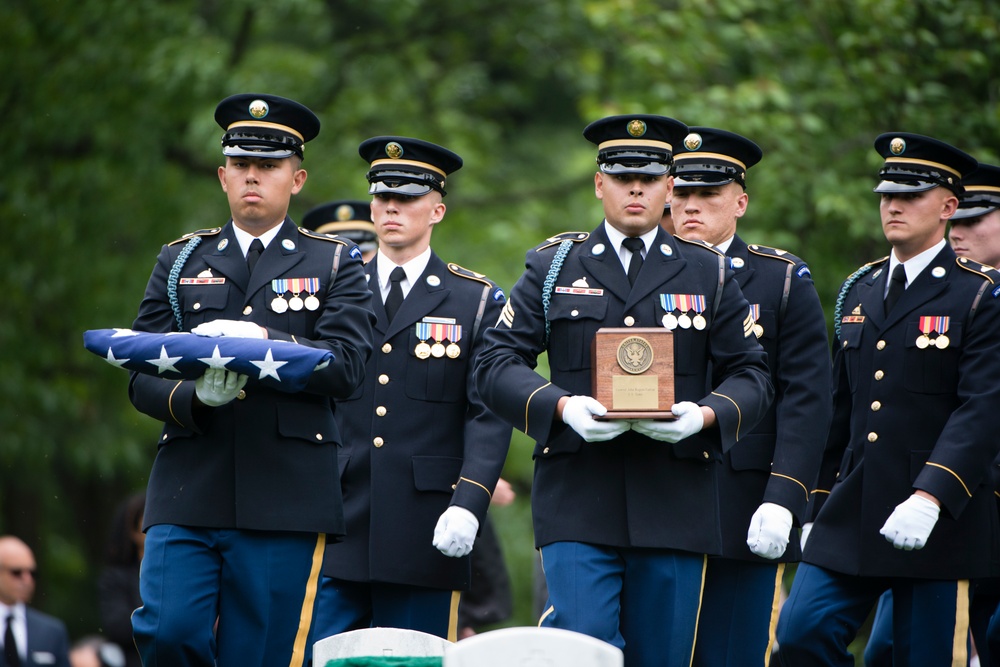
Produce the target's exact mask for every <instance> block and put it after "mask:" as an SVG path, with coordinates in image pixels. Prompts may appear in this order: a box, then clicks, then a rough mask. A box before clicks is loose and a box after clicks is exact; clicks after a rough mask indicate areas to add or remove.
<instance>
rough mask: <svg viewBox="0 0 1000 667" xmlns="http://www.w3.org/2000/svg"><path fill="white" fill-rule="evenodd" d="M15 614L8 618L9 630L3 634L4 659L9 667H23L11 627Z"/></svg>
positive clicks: (12, 613)
mask: <svg viewBox="0 0 1000 667" xmlns="http://www.w3.org/2000/svg"><path fill="white" fill-rule="evenodd" d="M13 620H14V612H11V613H10V614H9V615H8V616H7V629H6V630H5V631H4V633H3V659H4V662H6V663H7V667H21V656H20V655H18V653H17V642H15V641H14V628H13V627H11V625H12V622H13Z"/></svg>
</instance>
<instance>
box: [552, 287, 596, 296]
mask: <svg viewBox="0 0 1000 667" xmlns="http://www.w3.org/2000/svg"><path fill="white" fill-rule="evenodd" d="M556 294H580V295H583V296H603V295H604V290H603V289H600V288H598V287H558V286H557V287H556Z"/></svg>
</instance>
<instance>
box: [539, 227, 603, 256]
mask: <svg viewBox="0 0 1000 667" xmlns="http://www.w3.org/2000/svg"><path fill="white" fill-rule="evenodd" d="M589 238H590V232H563V233H562V234H556V235H555V236H550V237H549V238H547V239H545V242H544V243H542V244H541V245H540V246H538V247H537V248H535V252H538V251H539V250H545V249H546V248H551V247H552V246H554V245H559V244H560V243H562V242H563V241H573V242H574V243H582V242H583V241H586V240H587V239H589Z"/></svg>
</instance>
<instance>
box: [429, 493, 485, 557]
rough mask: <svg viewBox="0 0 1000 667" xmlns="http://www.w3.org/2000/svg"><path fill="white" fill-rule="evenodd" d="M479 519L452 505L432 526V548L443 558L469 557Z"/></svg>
mask: <svg viewBox="0 0 1000 667" xmlns="http://www.w3.org/2000/svg"><path fill="white" fill-rule="evenodd" d="M478 530H479V519H477V518H476V515H475V514H473V513H472V512H470V511H469V510H467V509H465V508H464V507H459V506H458V505H452V506H451V507H449V508H448V509H446V510H445V511H444V513H442V514H441V516H440V517H438V522H437V525H436V526H434V546H435V547H437V550H438V551H440V552H441V553H443V554H444V555H445V556H450V557H452V558H461V557H462V556H467V555H469V552H470V551H472V544H473V543H474V542H475V541H476V532H477V531H478Z"/></svg>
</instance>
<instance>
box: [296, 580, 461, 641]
mask: <svg viewBox="0 0 1000 667" xmlns="http://www.w3.org/2000/svg"><path fill="white" fill-rule="evenodd" d="M459 598H460V593H459V592H458V591H446V590H440V589H437V588H424V587H422V586H409V585H406V584H388V583H383V582H379V581H346V580H344V579H335V578H333V577H323V581H322V585H321V586H320V591H319V601H318V603H317V608H316V624H315V625H316V630H315V633H314V635H313V636H314V641H319V640H320V639H325V638H326V637H332V636H333V635H336V634H340V633H341V632H347V631H349V630H360V629H362V628H372V627H382V628H403V629H404V630H419V631H420V632H426V633H428V634H432V635H437V636H438V637H443V638H444V639H447V640H449V641H457V639H458V602H459Z"/></svg>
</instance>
